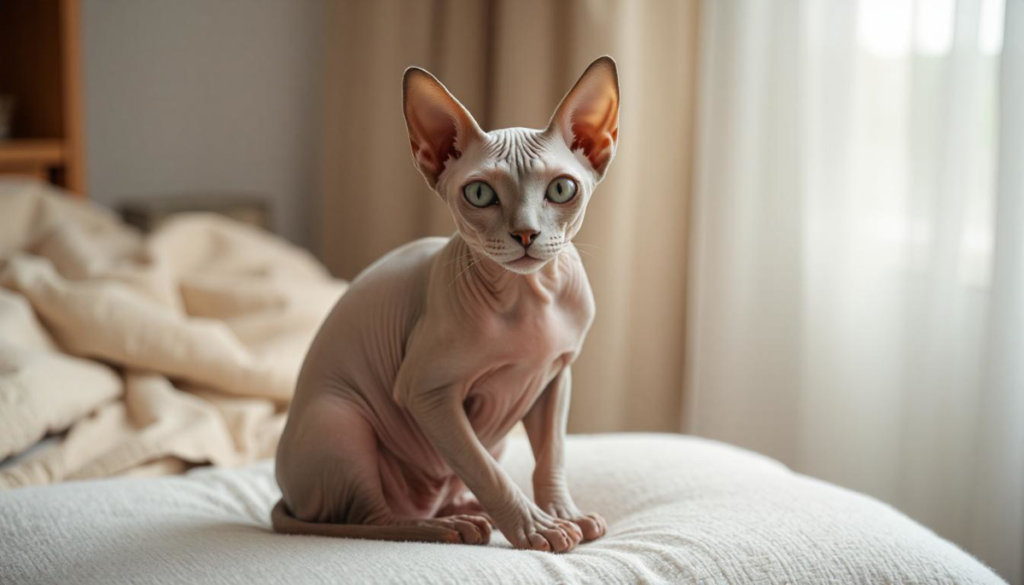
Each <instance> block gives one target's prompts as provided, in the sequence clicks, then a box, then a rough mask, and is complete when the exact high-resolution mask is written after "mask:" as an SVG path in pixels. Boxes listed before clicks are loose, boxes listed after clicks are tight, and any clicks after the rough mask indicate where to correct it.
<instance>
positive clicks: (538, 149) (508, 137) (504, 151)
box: [484, 128, 551, 175]
mask: <svg viewBox="0 0 1024 585" xmlns="http://www.w3.org/2000/svg"><path fill="white" fill-rule="evenodd" d="M550 151H551V148H550V145H549V144H548V140H547V138H546V137H545V135H544V132H543V131H541V130H532V129H529V128H503V129H501V130H493V131H491V132H488V133H487V142H486V144H485V145H484V153H485V155H486V156H487V158H488V159H489V160H490V161H492V162H493V164H495V165H496V166H499V167H501V169H502V170H504V171H506V172H508V173H510V174H513V175H523V174H525V173H529V172H537V171H539V170H541V169H542V168H543V166H544V164H545V157H546V156H548V155H549V154H550Z"/></svg>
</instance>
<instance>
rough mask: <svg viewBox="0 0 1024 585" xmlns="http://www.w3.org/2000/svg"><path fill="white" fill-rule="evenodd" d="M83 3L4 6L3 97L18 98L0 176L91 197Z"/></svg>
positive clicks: (38, 1)
mask: <svg viewBox="0 0 1024 585" xmlns="http://www.w3.org/2000/svg"><path fill="white" fill-rule="evenodd" d="M79 26H80V23H79V11H78V0H0V96H11V97H13V99H14V110H13V119H12V124H11V126H10V135H9V136H8V137H7V138H2V137H0V175H28V176H32V177H35V178H39V179H42V180H44V181H48V182H50V183H53V184H55V185H58V186H61V187H63V188H65V189H67V190H69V191H71V192H72V193H74V194H75V195H77V196H80V197H85V195H86V194H85V156H84V152H83V136H82V100H81V95H82V94H81V68H80V57H79V54H80V44H79Z"/></svg>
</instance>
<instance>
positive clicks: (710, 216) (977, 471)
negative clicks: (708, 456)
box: [686, 0, 1024, 582]
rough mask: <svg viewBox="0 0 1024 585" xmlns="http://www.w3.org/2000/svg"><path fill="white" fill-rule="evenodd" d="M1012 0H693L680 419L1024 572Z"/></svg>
mask: <svg viewBox="0 0 1024 585" xmlns="http://www.w3.org/2000/svg"><path fill="white" fill-rule="evenodd" d="M1022 13H1024V6H1022V2H1020V1H1019V0H1007V5H1006V6H1004V4H1003V1H1002V0H992V1H988V0H959V1H955V0H935V1H924V0H917V1H913V0H874V1H867V0H861V1H859V2H848V1H845V0H842V1H830V2H818V1H811V0H807V1H798V0H794V1H791V2H785V3H763V2H758V1H756V0H750V1H745V2H744V1H735V2H717V1H707V2H704V3H703V4H702V5H701V19H702V22H701V26H700V30H701V46H700V48H701V63H700V72H699V79H698V84H697V87H698V91H699V93H700V95H699V99H698V114H697V131H698V135H697V141H696V153H697V160H696V167H695V177H696V186H695V193H694V197H695V199H694V232H693V234H692V246H693V247H692V261H693V265H692V267H693V268H692V272H691V283H692V289H691V290H692V293H691V295H690V300H689V308H688V315H690V318H689V326H688V343H687V347H688V348H689V355H688V361H687V371H688V379H687V398H686V399H687V408H686V423H687V427H688V430H690V431H691V432H694V433H696V434H700V435H705V436H709V437H713V438H717V439H722V440H726V441H729V442H732V443H737V444H740V445H743V446H746V447H749V448H752V449H755V450H759V451H762V452H764V453H766V454H768V455H771V456H773V457H776V458H778V459H780V460H782V461H783V462H785V463H787V464H789V465H790V466H791V467H793V468H794V469H796V470H797V471H801V472H804V473H808V474H810V475H814V476H817V477H821V478H823V479H826V480H829V481H833V482H836V483H839V484H841V485H844V486H848V487H851V488H854V489H857V490H861V491H864V492H867V493H869V494H872V495H875V496H877V497H879V498H881V499H883V500H885V501H887V502H890V503H892V504H893V505H895V506H896V507H898V508H899V509H901V510H903V511H904V512H906V513H907V514H909V515H910V516H912V517H914V518H916V519H917V520H919V521H921V522H923V523H925V524H926V525H928V526H930V527H931V528H932V529H934V530H935V531H936V532H938V533H939V534H941V535H943V536H945V537H947V538H949V539H951V540H953V541H954V542H956V543H958V544H959V545H960V546H962V547H964V548H965V549H967V550H968V551H970V552H972V553H974V554H975V555H977V556H978V557H979V558H981V559H982V560H983V561H985V562H987V563H988V564H989V565H991V566H992V567H993V568H994V569H996V570H997V571H999V572H1000V573H1001V574H1002V575H1003V576H1004V577H1006V578H1007V579H1008V580H1010V581H1011V582H1021V580H1022V579H1024V567H1022V561H1021V559H1022V557H1024V370H1022V367H1024V366H1022V363H1024V203H1022V200H1024V170H1022V169H1024V111H1022V110H1024V87H1022V84H1024V56H1022V52H1024V48H1022V43H1024V14H1022Z"/></svg>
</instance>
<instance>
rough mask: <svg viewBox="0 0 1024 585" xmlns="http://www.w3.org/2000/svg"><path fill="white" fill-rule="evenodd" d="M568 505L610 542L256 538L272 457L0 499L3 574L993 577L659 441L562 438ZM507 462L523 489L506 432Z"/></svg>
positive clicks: (260, 578)
mask: <svg viewBox="0 0 1024 585" xmlns="http://www.w3.org/2000/svg"><path fill="white" fill-rule="evenodd" d="M568 460H569V477H570V482H571V485H572V486H573V487H574V493H575V494H576V499H577V502H578V503H579V504H580V505H581V506H582V507H583V508H584V509H588V510H594V511H597V512H600V513H602V514H604V515H605V517H606V518H607V519H608V521H609V528H610V531H609V535H608V536H607V537H606V538H604V539H602V540H600V541H597V542H594V543H591V544H587V545H583V546H581V547H580V548H579V549H577V550H576V551H574V552H572V553H570V554H566V555H553V554H548V553H538V552H523V551H516V550H512V549H511V548H509V546H508V544H507V542H506V541H504V540H503V539H502V538H501V537H500V536H497V537H496V538H495V540H494V541H493V542H492V543H491V545H490V546H486V547H473V546H462V545H440V544H418V543H382V542H369V541H357V540H344V539H332V538H322V537H303V536H281V535H277V534H274V533H272V532H270V528H269V526H270V523H269V519H268V514H269V510H270V508H271V506H272V505H273V504H274V503H275V501H276V500H277V498H278V496H279V492H278V490H277V487H276V484H275V482H274V479H273V466H272V463H271V462H269V461H265V462H262V463H259V464H256V465H254V466H250V467H248V468H243V469H236V470H228V469H209V468H207V469H200V470H196V471H193V472H192V473H189V474H188V475H186V476H180V477H163V478H121V479H107V480H93V481H83V482H69V483H64V484H57V485H52V486H45V487H32V488H23V489H16V490H11V491H7V492H0V582H2V583H62V582H63V583H115V582H148V583H188V582H216V583H240V584H241V583H255V582H276V583H461V584H465V583H498V582H507V583H570V582H584V583H634V582H641V583H666V582H671V583H695V582H702V583H765V584H767V583H1001V582H1002V581H1001V580H1000V579H999V578H998V577H997V576H996V575H994V574H993V573H992V572H991V571H989V570H988V569H987V568H986V567H984V566H983V565H982V564H981V563H979V562H978V561H976V560H975V559H973V558H972V557H971V556H969V555H967V554H966V553H964V552H963V551H961V550H960V549H958V548H957V547H956V546H954V545H952V544H950V543H949V542H947V541H945V540H943V539H941V538H939V537H938V536H936V535H935V534H933V533H932V532H931V531H929V530H927V529H926V528H924V527H922V526H920V525H918V524H916V523H915V522H913V521H911V520H910V519H908V518H907V517H906V516H904V515H902V514H901V513H899V512H897V511H895V510H893V509H892V508H890V507H888V506H886V505H884V504H882V503H879V502H877V501H875V500H873V499H871V498H868V497H865V496H862V495H858V494H856V493H853V492H850V491H847V490H844V489H840V488H838V487H835V486H832V485H829V484H826V483H823V482H820V481H816V480H813V479H810V478H807V477H803V476H800V475H796V474H794V473H792V472H790V471H789V470H787V469H786V468H785V467H783V466H782V465H780V464H778V463H776V462H774V461H771V460H769V459H766V458H763V457H761V456H758V455H754V454H752V453H749V452H746V451H742V450H739V449H736V448H733V447H728V446H725V445H722V444H718V443H713V442H710V441H704V440H700V439H694V438H687V437H678V436H668V435H599V436H590V437H581V436H575V437H572V438H571V439H570V442H569V452H568ZM506 467H507V468H508V469H509V470H510V471H511V473H512V476H513V477H514V478H515V479H516V481H517V482H518V483H519V484H520V485H522V486H529V473H530V469H531V467H532V461H531V458H530V454H529V449H528V447H527V446H526V444H525V442H524V441H523V440H522V439H515V440H513V442H512V444H511V445H510V448H509V452H508V456H507V458H506Z"/></svg>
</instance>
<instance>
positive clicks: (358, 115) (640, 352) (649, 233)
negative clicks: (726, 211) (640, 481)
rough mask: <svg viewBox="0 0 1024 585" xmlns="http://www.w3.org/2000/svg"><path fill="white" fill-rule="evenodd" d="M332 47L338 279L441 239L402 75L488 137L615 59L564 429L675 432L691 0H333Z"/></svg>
mask: <svg viewBox="0 0 1024 585" xmlns="http://www.w3.org/2000/svg"><path fill="white" fill-rule="evenodd" d="M326 25H327V26H329V27H331V28H332V29H333V30H332V39H333V41H332V46H331V47H329V50H328V55H329V57H328V64H327V79H326V80H325V85H326V88H327V91H326V92H325V95H326V100H327V101H326V103H325V104H324V108H325V111H326V118H325V119H326V123H325V127H324V153H325V155H324V160H323V164H322V168H323V173H322V177H321V181H322V184H321V192H322V193H323V200H322V201H321V202H320V203H319V209H320V210H321V213H319V220H318V222H319V232H320V233H319V235H318V239H317V241H318V242H319V244H320V250H319V252H320V254H321V256H322V257H323V258H324V259H325V261H326V263H327V264H328V266H329V267H330V268H331V269H332V270H333V271H334V272H335V273H336V274H338V275H340V276H342V277H345V278H351V277H352V276H354V275H355V274H356V273H358V272H359V271H360V270H361V269H362V268H364V267H365V266H367V265H368V264H369V263H370V262H372V261H373V260H374V259H376V258H377V257H379V256H380V255H381V254H383V253H385V252H387V251H388V250H390V249H392V248H394V247H396V246H399V245H401V244H403V243H405V242H407V241H409V240H412V239H414V238H419V237H423V236H427V235H449V234H451V233H452V232H453V229H454V228H453V225H452V223H451V221H450V219H449V217H448V212H447V209H446V208H445V206H444V205H443V204H442V202H441V201H440V200H438V199H437V197H436V196H434V195H433V194H431V193H430V192H429V190H428V188H427V186H426V185H425V183H424V181H423V179H422V178H421V177H420V176H419V174H418V173H417V172H416V170H415V169H414V168H413V166H412V159H411V156H410V153H409V147H408V141H407V139H406V131H405V123H404V120H403V118H402V110H401V77H402V72H403V70H404V69H405V68H406V67H407V66H409V65H420V66H422V67H425V68H426V69H428V70H430V71H431V72H433V73H434V74H435V75H437V76H438V77H439V78H440V79H441V80H442V81H443V82H444V83H445V84H446V85H447V86H448V88H449V89H450V90H451V91H452V92H453V93H454V94H455V95H456V96H457V97H458V98H459V99H460V100H461V101H462V102H463V103H464V104H466V106H467V107H468V108H469V109H470V110H471V111H472V112H473V114H474V116H475V117H476V119H477V120H478V121H479V122H480V124H481V125H482V126H483V127H484V129H494V128H503V127H508V126H526V127H532V128H541V127H543V126H544V125H546V124H547V121H548V118H549V117H550V115H551V113H552V111H553V110H554V108H555V106H556V105H557V104H558V101H559V100H560V99H561V97H562V95H563V94H564V93H565V92H566V91H567V90H568V89H569V88H570V87H571V85H572V83H573V82H574V81H575V80H576V78H577V77H578V76H579V75H580V74H581V73H582V72H583V70H584V68H585V67H586V66H587V64H588V63H590V61H592V60H593V59H595V58H596V57H598V56H600V55H602V54H610V55H612V56H613V57H614V58H615V59H616V61H617V62H618V64H619V69H620V83H621V92H622V108H623V109H622V112H621V128H622V130H621V138H620V139H621V142H620V145H619V154H618V158H617V159H616V161H615V162H614V163H613V165H612V167H611V171H610V172H609V175H608V178H607V179H606V180H605V182H604V184H602V186H601V187H600V188H599V189H598V192H597V195H596V196H595V198H594V199H593V201H592V203H591V205H590V208H589V210H588V212H587V221H586V225H585V226H584V228H583V231H582V232H581V234H580V236H579V238H578V240H577V241H578V242H579V243H580V244H581V246H580V247H581V250H582V252H583V254H584V257H585V262H586V265H587V271H588V273H589V275H590V280H591V283H592V284H593V287H594V294H595V296H596V298H597V304H598V316H597V320H596V322H595V324H594V328H593V329H592V331H591V333H590V337H589V339H588V341H587V345H586V348H585V350H584V352H583V355H582V356H581V358H580V360H579V362H578V364H577V366H576V367H575V368H574V371H573V380H574V392H573V405H572V413H571V417H570V429H571V430H572V431H574V432H591V431H618V430H641V429H647V430H668V431H674V430H679V429H680V425H681V420H682V415H681V404H682V391H681V388H682V384H683V362H682V359H681V357H680V356H682V355H684V351H683V341H684V329H685V327H684V318H685V315H684V308H685V302H684V301H685V299H684V294H685V287H684V284H685V272H686V260H685V259H686V256H687V253H686V242H687V229H686V226H687V216H688V210H689V202H688V201H689V196H690V183H691V180H690V173H691V168H690V159H691V156H690V151H691V143H692V136H693V131H692V124H693V104H694V99H693V96H694V91H693V90H694V74H695V65H696V41H697V35H696V25H697V3H696V2H634V1H631V0H608V1H603V2H576V1H565V2H548V1H540V0H533V1H521V0H517V1H505V2H501V1H489V2H487V1H470V0H467V1H441V0H437V1H434V2H419V1H408V2H398V1H383V2H369V1H367V2H340V3H337V4H336V5H335V6H334V11H333V14H332V15H331V17H330V18H329V19H328V22H327V24H326Z"/></svg>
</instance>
